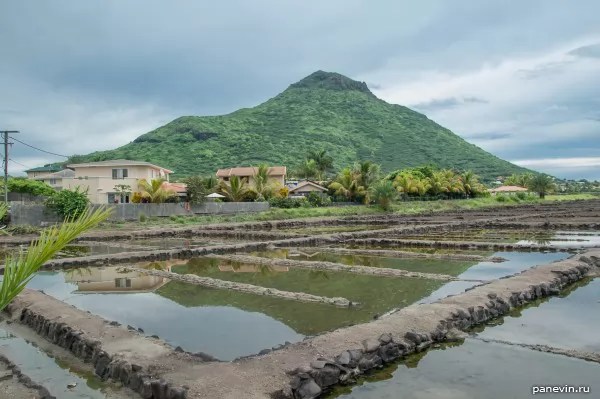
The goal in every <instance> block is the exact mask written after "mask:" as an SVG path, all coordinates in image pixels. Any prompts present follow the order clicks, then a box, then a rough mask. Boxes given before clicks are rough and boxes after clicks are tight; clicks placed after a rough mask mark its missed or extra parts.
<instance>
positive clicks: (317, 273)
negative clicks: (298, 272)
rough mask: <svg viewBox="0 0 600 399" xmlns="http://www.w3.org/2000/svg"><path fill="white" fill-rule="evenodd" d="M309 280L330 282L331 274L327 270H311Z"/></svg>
mask: <svg viewBox="0 0 600 399" xmlns="http://www.w3.org/2000/svg"><path fill="white" fill-rule="evenodd" d="M308 278H309V279H310V280H319V279H325V280H329V274H328V273H327V272H326V271H325V270H319V269H309V270H308Z"/></svg>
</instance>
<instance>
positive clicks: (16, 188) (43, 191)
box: [8, 178, 56, 197]
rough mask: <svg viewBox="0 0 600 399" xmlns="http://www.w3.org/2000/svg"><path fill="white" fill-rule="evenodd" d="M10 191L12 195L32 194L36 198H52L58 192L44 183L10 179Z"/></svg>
mask: <svg viewBox="0 0 600 399" xmlns="http://www.w3.org/2000/svg"><path fill="white" fill-rule="evenodd" d="M8 191H9V192H11V193H21V194H30V195H35V196H41V195H43V196H47V197H50V196H52V195H54V194H56V191H55V190H54V189H53V188H52V187H50V186H49V185H47V184H46V183H44V182H41V181H38V180H31V179H21V178H11V179H8Z"/></svg>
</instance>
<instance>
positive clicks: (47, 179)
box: [25, 166, 75, 191]
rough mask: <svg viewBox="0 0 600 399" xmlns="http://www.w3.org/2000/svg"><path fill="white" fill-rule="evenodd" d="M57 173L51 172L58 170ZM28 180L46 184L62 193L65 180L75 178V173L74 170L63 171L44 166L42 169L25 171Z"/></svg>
mask: <svg viewBox="0 0 600 399" xmlns="http://www.w3.org/2000/svg"><path fill="white" fill-rule="evenodd" d="M56 169H58V171H56V172H50V171H51V170H56ZM25 172H26V173H27V178H28V179H31V180H37V181H41V182H42V183H46V184H47V185H49V186H50V187H52V188H53V189H55V190H56V191H60V190H62V188H63V180H64V179H69V178H72V177H74V176H75V172H74V171H73V170H72V169H62V170H61V168H57V167H47V166H42V167H41V168H34V169H29V170H26V171H25Z"/></svg>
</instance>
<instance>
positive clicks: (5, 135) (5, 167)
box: [0, 130, 19, 205]
mask: <svg viewBox="0 0 600 399" xmlns="http://www.w3.org/2000/svg"><path fill="white" fill-rule="evenodd" d="M0 133H2V135H3V136H4V162H3V164H4V203H5V204H7V205H8V146H9V145H12V144H13V143H9V142H8V135H9V134H15V133H19V131H18V130H3V131H2V132H0Z"/></svg>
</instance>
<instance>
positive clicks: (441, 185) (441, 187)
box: [427, 171, 448, 195]
mask: <svg viewBox="0 0 600 399" xmlns="http://www.w3.org/2000/svg"><path fill="white" fill-rule="evenodd" d="M427 180H428V183H429V186H430V189H429V190H430V191H431V194H433V195H440V194H445V193H447V192H448V182H447V180H446V174H445V173H444V172H443V171H435V172H433V174H432V175H431V177H429V178H428V179H427Z"/></svg>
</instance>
